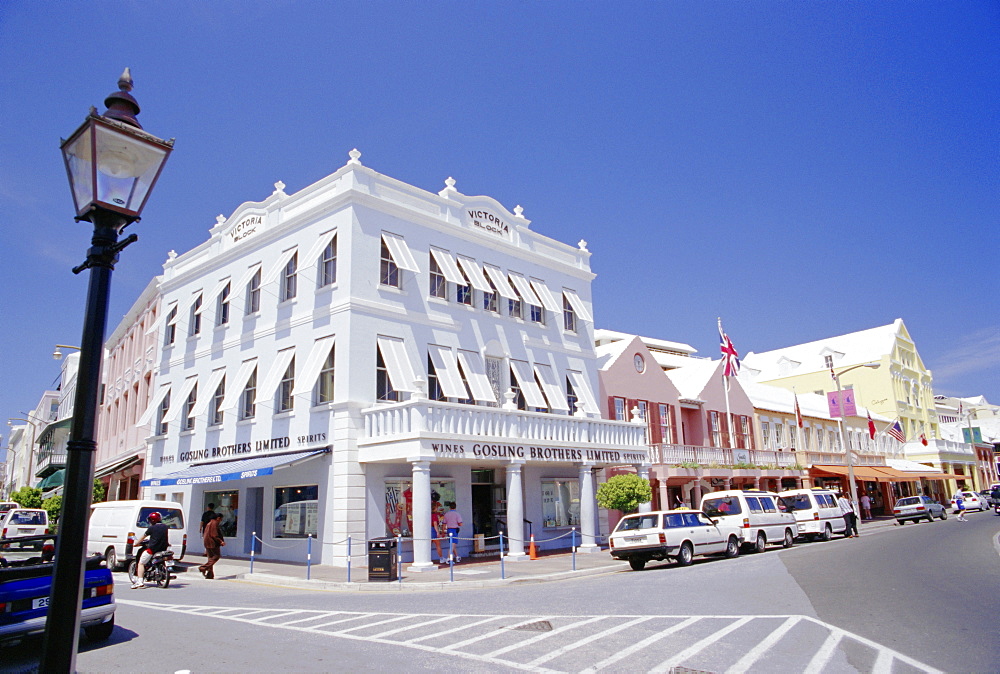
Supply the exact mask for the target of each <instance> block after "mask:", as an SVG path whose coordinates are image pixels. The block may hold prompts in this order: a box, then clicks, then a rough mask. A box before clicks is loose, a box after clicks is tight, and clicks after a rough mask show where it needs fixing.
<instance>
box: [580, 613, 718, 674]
mask: <svg viewBox="0 0 1000 674" xmlns="http://www.w3.org/2000/svg"><path fill="white" fill-rule="evenodd" d="M703 617H704V616H691V617H690V618H688V619H687V620H682V621H681V622H679V623H677V624H676V625H672V626H670V627H668V628H667V629H665V630H663V631H662V632H657V633H656V634H654V635H653V636H651V637H646V638H645V639H643V640H642V641H637V642H635V643H634V644H632V645H631V646H629V647H628V648H625V649H622V650H620V651H618V652H617V653H615V654H614V655H612V656H611V657H610V658H605V659H604V660H601V661H600V662H598V663H597V664H596V665H591V666H590V667H588V668H587V669H585V670H583V671H585V672H596V671H597V670H599V669H601V668H603V667H607V666H608V665H613V664H614V663H616V662H618V661H619V660H623V659H624V658H627V657H628V656H630V655H632V654H633V653H636V652H638V651H641V650H642V649H643V648H645V647H646V646H649V645H650V644H654V643H656V642H657V641H659V640H660V639H662V638H663V637H665V636H669V635H671V634H673V633H674V632H679V631H681V630H682V629H684V628H685V627H688V626H690V625H693V624H694V623H696V622H698V621H699V620H701V619H702V618H703Z"/></svg>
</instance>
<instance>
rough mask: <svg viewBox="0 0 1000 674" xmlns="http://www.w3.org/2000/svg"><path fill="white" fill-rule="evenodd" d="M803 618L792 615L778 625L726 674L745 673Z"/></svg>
mask: <svg viewBox="0 0 1000 674" xmlns="http://www.w3.org/2000/svg"><path fill="white" fill-rule="evenodd" d="M801 620H802V618H801V617H799V616H792V617H791V618H788V619H786V620H785V622H783V623H782V624H781V626H780V627H778V629H776V630H774V631H773V632H771V633H770V634H769V635H767V638H766V639H764V640H763V641H761V642H760V643H759V644H757V645H756V646H754V647H753V648H752V649H751V650H750V652H749V653H747V654H746V655H744V656H743V657H742V658H740V661H739V662H737V663H736V664H735V665H733V666H732V667H730V668H729V669H727V670H726V674H743V672H745V671H747V670H748V669H750V668H751V667H753V665H754V663H755V662H757V660H759V659H760V657H761V656H762V655H764V653H766V652H767V651H769V650H770V649H771V647H772V646H774V645H775V644H776V643H778V641H780V640H781V638H782V637H783V636H785V635H786V634H787V633H788V631H789V630H790V629H792V628H793V627H795V626H796V625H798V624H799V622H801Z"/></svg>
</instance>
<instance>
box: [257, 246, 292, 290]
mask: <svg viewBox="0 0 1000 674" xmlns="http://www.w3.org/2000/svg"><path fill="white" fill-rule="evenodd" d="M297 252H299V247H298V246H292V247H291V248H289V249H288V250H285V251H282V253H281V256H280V257H278V260H277V262H275V263H274V264H273V265H271V268H270V269H268V270H267V275H266V276H264V278H263V279H261V285H265V284H268V283H270V282H271V281H274V280H275V279H277V278H278V277H279V276H281V272H283V271H284V270H285V267H286V266H288V262H289V260H291V259H292V258H293V257H294V256H295V254H296V253H297Z"/></svg>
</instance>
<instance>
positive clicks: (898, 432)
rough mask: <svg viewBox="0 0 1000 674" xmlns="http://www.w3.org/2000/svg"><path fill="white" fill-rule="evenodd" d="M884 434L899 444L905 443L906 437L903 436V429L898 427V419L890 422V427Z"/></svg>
mask: <svg viewBox="0 0 1000 674" xmlns="http://www.w3.org/2000/svg"><path fill="white" fill-rule="evenodd" d="M886 433H888V434H889V437H892V438H896V439H897V440H899V441H900V442H906V436H905V435H903V427H902V426H900V425H899V419H897V420H896V421H893V422H892V426H889V428H888V430H886Z"/></svg>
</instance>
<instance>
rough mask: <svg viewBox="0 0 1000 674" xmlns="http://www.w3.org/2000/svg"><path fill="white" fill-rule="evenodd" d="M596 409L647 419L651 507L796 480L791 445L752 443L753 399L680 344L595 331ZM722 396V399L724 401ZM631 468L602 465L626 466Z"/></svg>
mask: <svg viewBox="0 0 1000 674" xmlns="http://www.w3.org/2000/svg"><path fill="white" fill-rule="evenodd" d="M595 340H596V342H597V353H598V364H599V367H600V370H599V373H600V386H601V394H602V396H603V398H602V400H605V401H607V402H606V407H605V409H604V410H603V413H604V414H605V415H606V417H607V418H609V419H624V418H629V419H631V418H632V416H633V410H635V414H637V415H638V416H639V418H641V419H645V420H646V423H647V439H648V442H649V445H650V459H651V461H652V466H651V468H650V474H649V478H650V482H651V484H652V486H653V502H652V507H653V509H667V508H673V507H676V506H678V505H679V504H681V503H684V504H686V505H689V506H691V507H697V506H698V504H699V503H700V500H701V495H702V494H703V493H706V492H709V491H717V490H721V489H732V488H751V487H752V488H761V489H773V490H777V489H782V488H786V487H793V486H798V485H801V478H802V471H801V470H792V466H793V465H794V464H795V457H794V455H793V454H792V453H791V452H777V451H765V450H758V449H757V448H756V446H755V437H754V436H755V433H754V406H753V403H752V402H751V400H750V398H749V397H748V396H747V394H746V392H745V391H744V390H743V388H742V386H741V385H740V382H739V380H738V379H737V378H735V377H730V378H729V381H728V394H727V390H726V382H725V378H724V377H723V375H722V368H723V365H722V361H718V360H715V361H713V360H708V359H704V358H697V357H693V356H692V355H693V354H694V353H695V350H694V349H693V348H691V347H690V346H687V345H685V344H678V343H675V342H667V341H664V340H655V339H650V338H646V337H637V336H635V335H626V334H623V333H618V332H613V331H609V330H597V331H595ZM727 398H728V401H727ZM631 470H633V469H632V468H631V467H627V466H626V467H621V468H619V469H609V470H608V474H614V472H616V471H617V472H626V471H628V472H631Z"/></svg>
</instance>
